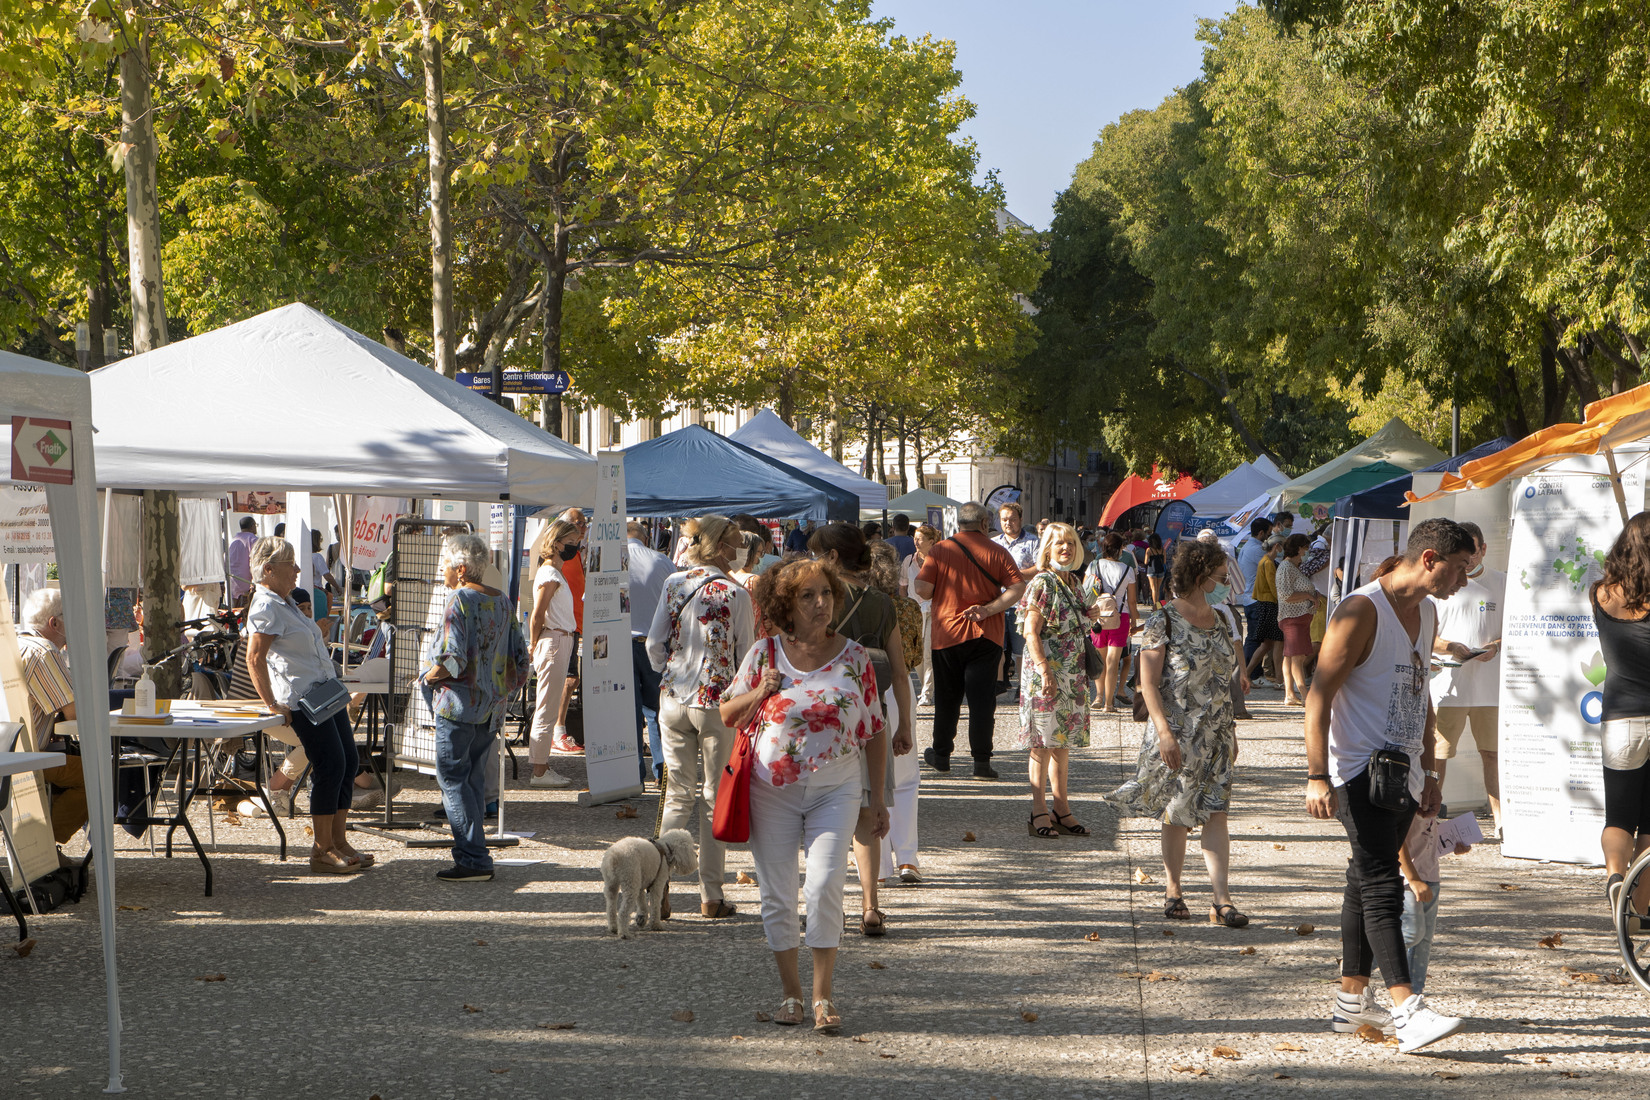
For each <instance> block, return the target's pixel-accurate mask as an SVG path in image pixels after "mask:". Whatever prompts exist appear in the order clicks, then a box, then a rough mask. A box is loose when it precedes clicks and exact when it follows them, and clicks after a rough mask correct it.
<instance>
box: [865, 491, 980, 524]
mask: <svg viewBox="0 0 1650 1100" xmlns="http://www.w3.org/2000/svg"><path fill="white" fill-rule="evenodd" d="M961 506H962V502H961V501H957V500H952V499H951V498H950V497H948V496H942V495H941V494H939V493H936V492H934V490H932V489H912V490H911V491H910V492H909V493H906V494H905V495H904V496H902V497H895V498H894V499H893V500H890V501H889V502H888V508H887V510H888V514H889V515H893V514H894V513H896V512H904V513H905V514H906V515H907V516H909V517H910V520H911V522H912V523H913V524H916V523H927V522H928V509H929V508H930V507H934V508H960V507H961ZM882 512H883V509H881V508H877V509H875V510H874V514H873V510H872V509H866V510H865V511H864V512H862V513H861V515H860V518H861V519H881V518H882Z"/></svg>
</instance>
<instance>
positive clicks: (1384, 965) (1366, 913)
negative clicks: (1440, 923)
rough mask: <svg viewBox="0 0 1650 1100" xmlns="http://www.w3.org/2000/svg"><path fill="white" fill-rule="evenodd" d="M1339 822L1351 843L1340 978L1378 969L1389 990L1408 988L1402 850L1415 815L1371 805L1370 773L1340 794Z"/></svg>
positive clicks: (1343, 914) (1352, 783) (1342, 903)
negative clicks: (1400, 854) (1395, 987)
mask: <svg viewBox="0 0 1650 1100" xmlns="http://www.w3.org/2000/svg"><path fill="white" fill-rule="evenodd" d="M1335 793H1336V794H1337V795H1339V796H1340V798H1339V803H1338V806H1337V808H1336V810H1335V816H1336V817H1338V818H1340V821H1341V825H1342V826H1343V827H1345V829H1346V838H1347V839H1348V840H1349V841H1351V842H1352V862H1350V863H1348V864H1347V865H1346V893H1345V895H1344V896H1343V897H1342V899H1341V976H1342V977H1346V978H1367V977H1369V975H1370V972H1371V967H1372V965H1375V964H1378V965H1379V966H1380V968H1381V975H1382V976H1383V977H1384V978H1385V979H1386V984H1387V986H1388V988H1390V987H1392V986H1394V985H1408V984H1409V953H1408V951H1407V950H1405V948H1404V928H1403V920H1404V874H1403V870H1402V869H1401V868H1400V867H1399V866H1398V850H1399V849H1400V848H1402V847H1403V844H1404V838H1405V837H1406V836H1408V835H1409V823H1410V821H1411V820H1413V819H1414V817H1415V811H1413V810H1411V811H1409V812H1407V813H1393V812H1392V811H1391V810H1383V809H1381V808H1380V807H1378V806H1375V805H1372V804H1371V803H1370V801H1369V773H1368V772H1367V771H1366V772H1364V773H1362V774H1361V775H1359V776H1358V777H1357V778H1355V779H1352V780H1350V781H1348V782H1347V784H1346V786H1344V787H1340V788H1338V789H1337V790H1336V792H1335Z"/></svg>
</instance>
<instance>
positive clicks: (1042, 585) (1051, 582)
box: [1018, 523, 1092, 840]
mask: <svg viewBox="0 0 1650 1100" xmlns="http://www.w3.org/2000/svg"><path fill="white" fill-rule="evenodd" d="M1082 566H1083V544H1082V541H1081V540H1080V539H1079V538H1078V537H1077V531H1076V530H1075V529H1074V528H1072V527H1071V526H1070V525H1069V524H1064V523H1051V524H1049V525H1048V527H1047V528H1045V529H1044V531H1043V537H1042V539H1041V540H1040V541H1039V542H1038V544H1037V574H1036V576H1034V577H1032V578H1031V583H1030V584H1029V585H1027V586H1026V594H1025V600H1024V602H1023V603H1021V604H1020V609H1021V610H1020V614H1021V616H1022V618H1021V622H1022V624H1023V626H1022V629H1021V631H1020V633H1021V635H1022V636H1023V637H1024V638H1025V643H1026V648H1025V656H1024V658H1023V666H1022V668H1021V670H1020V737H1019V741H1018V747H1019V748H1023V749H1026V750H1027V751H1028V753H1029V754H1030V762H1029V765H1028V767H1027V769H1026V770H1027V773H1028V777H1029V779H1030V783H1031V819H1030V821H1028V822H1027V823H1026V829H1027V831H1029V832H1030V834H1031V835H1032V836H1035V837H1041V838H1043V839H1044V840H1051V839H1053V838H1055V837H1058V836H1060V835H1061V834H1062V833H1064V834H1067V835H1070V836H1088V835H1089V831H1088V829H1086V828H1084V827H1083V826H1082V825H1081V824H1080V823H1079V822H1078V820H1077V818H1076V817H1075V816H1074V815H1073V814H1072V812H1071V803H1070V802H1069V801H1067V796H1066V789H1067V788H1066V779H1067V776H1068V774H1069V772H1070V764H1069V761H1068V756H1069V753H1070V750H1071V748H1072V746H1074V745H1075V746H1076V747H1078V748H1082V747H1083V746H1084V745H1087V744H1088V743H1089V702H1088V690H1089V689H1088V676H1087V673H1086V671H1085V667H1084V665H1085V658H1086V646H1085V635H1086V634H1087V633H1088V629H1089V620H1090V618H1091V617H1092V616H1091V614H1090V607H1089V606H1088V601H1087V598H1086V597H1085V595H1084V590H1085V586H1084V584H1083V582H1082V579H1081V576H1080V574H1079V573H1078V570H1080V569H1081V568H1082ZM1045 783H1046V784H1047V785H1048V787H1049V789H1050V792H1051V794H1052V795H1053V802H1054V809H1053V812H1052V813H1051V812H1050V811H1049V807H1048V805H1047V803H1045V802H1044V800H1043V787H1044V784H1045ZM1039 819H1040V820H1042V821H1043V824H1038V821H1039Z"/></svg>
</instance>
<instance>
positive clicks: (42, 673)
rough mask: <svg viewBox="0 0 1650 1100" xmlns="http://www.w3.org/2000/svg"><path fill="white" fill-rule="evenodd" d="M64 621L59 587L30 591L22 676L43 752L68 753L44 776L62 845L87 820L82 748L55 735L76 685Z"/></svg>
mask: <svg viewBox="0 0 1650 1100" xmlns="http://www.w3.org/2000/svg"><path fill="white" fill-rule="evenodd" d="M68 640H69V639H68V631H67V629H66V628H65V627H64V624H63V595H62V593H60V592H59V591H58V590H57V589H55V588H42V589H40V590H38V591H36V592H34V593H32V594H31V595H30V596H29V598H28V600H27V601H26V602H25V603H24V605H23V629H22V630H20V631H18V633H17V644H18V649H19V650H21V653H22V657H23V680H24V682H25V683H26V684H27V685H28V690H29V729H30V731H31V733H32V738H31V740H32V742H33V744H34V745H35V746H36V747H37V748H39V749H40V750H42V751H46V752H61V753H66V754H68V756H67V759H65V760H64V762H63V764H62V765H61V766H59V767H56V768H47V769H46V770H45V771H43V772H42V773H41V774H42V775H43V776H45V779H46V782H47V783H48V784H50V785H51V789H52V836H53V837H54V838H55V839H56V841H57V843H59V844H63V843H65V842H66V841H68V839H69V838H70V837H72V836H74V834H75V833H76V832H77V831H79V830H80V829H81V828H82V827H83V826H84V825H85V824H86V820H87V813H86V778H85V775H84V773H83V772H82V771H81V767H80V747H79V746H78V745H77V744H75V743H74V742H73V741H71V740H69V739H67V738H63V737H57V736H55V735H54V727H55V726H56V725H57V721H58V719H59V718H63V719H68V720H72V719H73V718H74V716H75V709H74V688H73V687H72V686H71V685H70V683H69V660H68V657H67V656H66V655H65V654H64V652H63V647H64V645H65V644H67V642H68Z"/></svg>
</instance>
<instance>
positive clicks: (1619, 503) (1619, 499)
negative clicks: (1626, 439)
mask: <svg viewBox="0 0 1650 1100" xmlns="http://www.w3.org/2000/svg"><path fill="white" fill-rule="evenodd" d="M1604 464H1605V465H1606V466H1608V467H1609V468H1610V488H1611V489H1612V490H1613V491H1614V492H1615V494H1616V507H1617V508H1619V509H1621V522H1622V523H1626V522H1627V520H1628V518H1629V517H1628V515H1627V494H1626V492H1624V491H1623V490H1622V487H1621V471H1620V470H1618V469H1616V452H1615V451H1613V450H1611V449H1610V448H1609V447H1606V448H1604Z"/></svg>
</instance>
